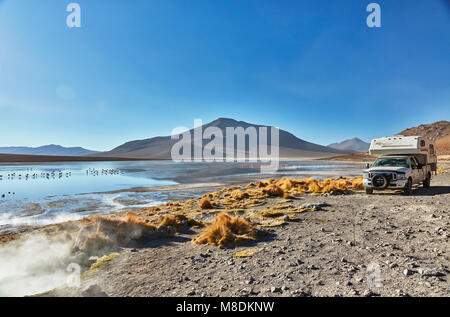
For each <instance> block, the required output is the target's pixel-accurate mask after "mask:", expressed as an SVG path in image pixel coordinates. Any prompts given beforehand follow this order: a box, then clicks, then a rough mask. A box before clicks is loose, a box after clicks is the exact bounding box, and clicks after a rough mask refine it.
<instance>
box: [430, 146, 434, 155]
mask: <svg viewBox="0 0 450 317" xmlns="http://www.w3.org/2000/svg"><path fill="white" fill-rule="evenodd" d="M430 154H434V145H433V144H430Z"/></svg>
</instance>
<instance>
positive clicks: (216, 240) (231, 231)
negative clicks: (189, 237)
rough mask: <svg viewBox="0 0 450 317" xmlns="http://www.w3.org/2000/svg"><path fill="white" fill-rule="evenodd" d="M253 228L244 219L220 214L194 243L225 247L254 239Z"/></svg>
mask: <svg viewBox="0 0 450 317" xmlns="http://www.w3.org/2000/svg"><path fill="white" fill-rule="evenodd" d="M256 236H257V234H256V230H255V228H254V227H253V226H252V225H251V224H250V223H249V222H248V221H247V220H245V219H243V218H239V217H231V216H230V215H228V214H227V213H220V214H219V215H217V216H216V217H215V218H214V221H213V222H212V223H211V224H210V225H208V226H207V227H206V228H205V229H203V231H202V232H201V233H200V234H199V235H198V236H197V237H195V238H194V240H193V241H194V243H197V244H211V245H220V246H225V245H229V244H233V243H234V244H236V243H240V242H244V241H249V240H255V239H256Z"/></svg>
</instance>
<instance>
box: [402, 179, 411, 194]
mask: <svg viewBox="0 0 450 317" xmlns="http://www.w3.org/2000/svg"><path fill="white" fill-rule="evenodd" d="M403 191H404V193H405V194H406V195H411V194H412V180H411V178H408V181H407V182H406V185H405V188H403Z"/></svg>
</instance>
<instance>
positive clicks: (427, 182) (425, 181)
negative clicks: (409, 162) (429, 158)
mask: <svg viewBox="0 0 450 317" xmlns="http://www.w3.org/2000/svg"><path fill="white" fill-rule="evenodd" d="M430 183H431V174H430V173H428V174H427V178H425V180H424V181H423V182H422V185H423V187H424V188H430Z"/></svg>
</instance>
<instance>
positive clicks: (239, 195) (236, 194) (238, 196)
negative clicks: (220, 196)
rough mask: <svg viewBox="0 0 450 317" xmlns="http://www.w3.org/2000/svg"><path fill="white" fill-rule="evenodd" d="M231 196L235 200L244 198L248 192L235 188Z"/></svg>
mask: <svg viewBox="0 0 450 317" xmlns="http://www.w3.org/2000/svg"><path fill="white" fill-rule="evenodd" d="M231 197H233V198H234V199H236V200H241V199H244V198H248V197H249V194H248V193H247V192H242V191H240V190H239V189H235V190H233V191H232V192H231Z"/></svg>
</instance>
